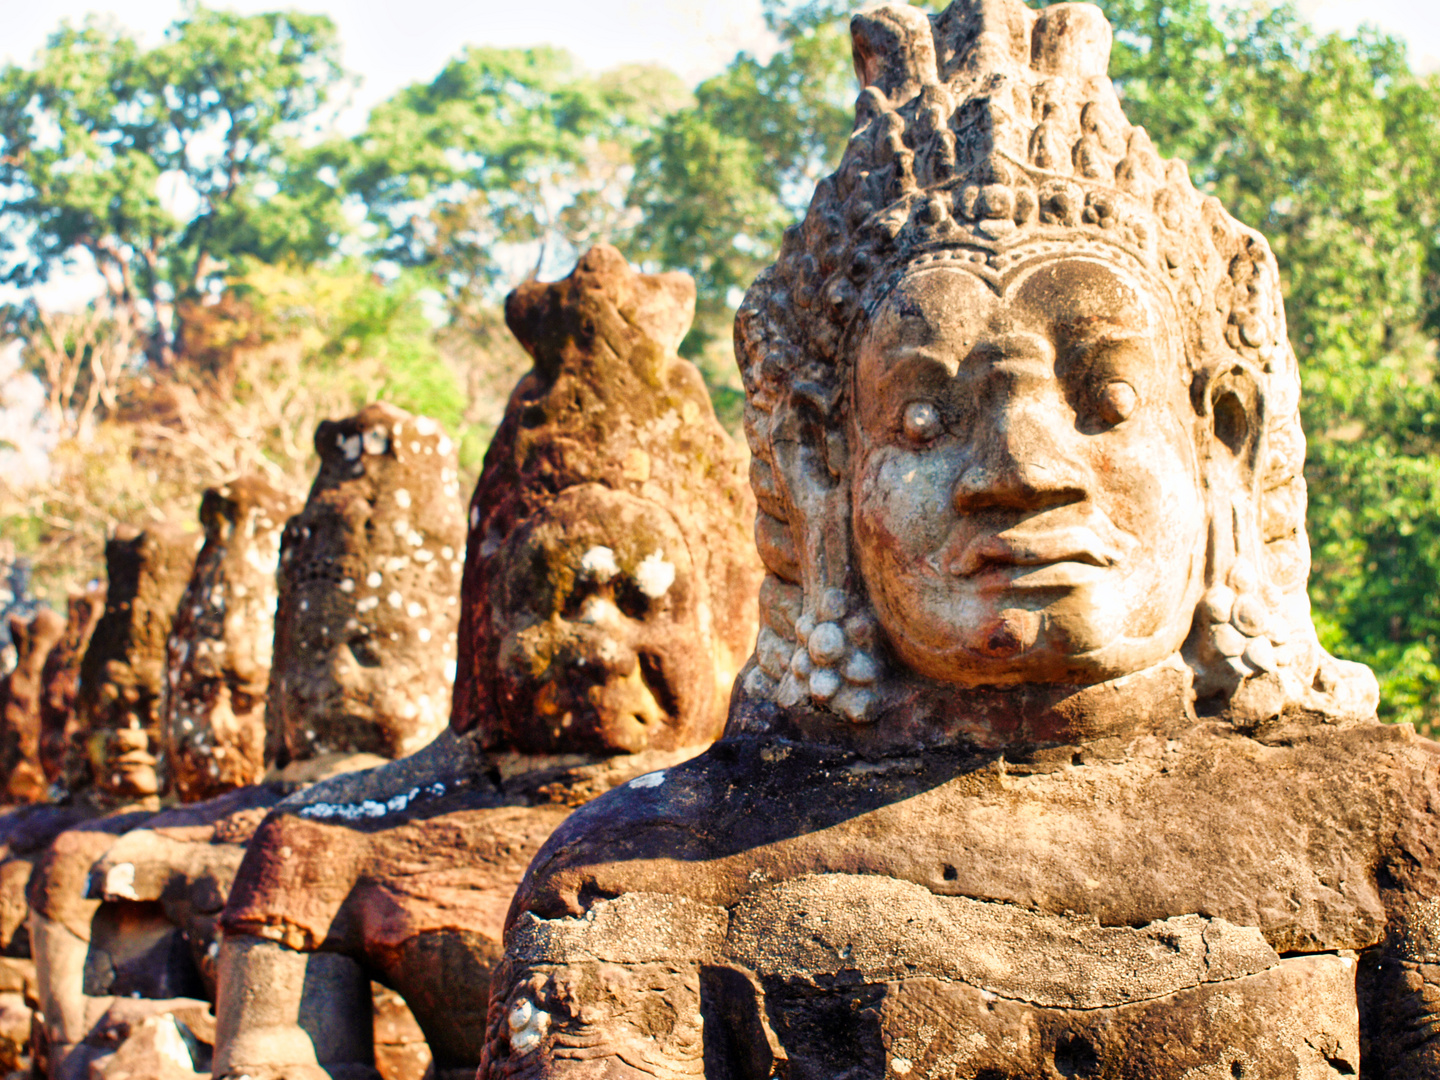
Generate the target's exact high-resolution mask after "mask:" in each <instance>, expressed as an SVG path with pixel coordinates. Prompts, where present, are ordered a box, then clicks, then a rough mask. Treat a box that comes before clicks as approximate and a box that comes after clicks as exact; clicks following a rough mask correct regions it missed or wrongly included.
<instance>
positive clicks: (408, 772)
mask: <svg viewBox="0 0 1440 1080" xmlns="http://www.w3.org/2000/svg"><path fill="white" fill-rule="evenodd" d="M693 304H694V287H693V285H692V284H691V282H690V280H689V279H688V278H685V277H683V276H681V275H660V276H651V275H643V274H636V273H635V272H634V271H633V270H631V269H630V268H629V267H628V266H627V265H626V263H625V261H624V259H623V258H622V257H621V256H620V255H619V253H618V252H616V251H614V249H610V248H597V249H594V250H592V251H591V252H589V253H587V254H586V255H585V256H584V257H583V258H582V259H581V260H580V263H579V265H578V266H577V268H576V270H575V272H574V273H573V274H572V275H571V276H570V277H569V278H567V279H565V280H564V281H560V282H556V283H553V284H550V285H533V284H532V285H527V286H524V287H522V288H521V289H520V290H518V291H517V292H516V293H515V294H513V295H512V296H511V298H510V300H509V302H508V304H507V309H506V310H507V318H508V319H509V322H510V325H511V327H512V329H513V330H514V331H515V333H516V335H517V336H518V337H519V338H520V340H521V341H522V343H524V344H525V346H526V347H527V349H529V350H530V352H531V355H532V356H534V358H535V369H534V371H532V372H531V373H530V374H529V375H527V376H526V377H525V378H524V379H523V380H522V381H521V382H520V384H519V386H518V387H517V388H516V390H515V393H514V394H513V395H512V397H511V401H510V405H509V409H508V410H507V413H506V417H505V420H504V422H503V423H502V425H501V428H500V430H499V432H498V433H497V435H496V438H495V441H494V443H493V444H492V445H491V448H490V450H489V453H488V454H487V455H486V460H485V471H484V473H483V474H482V476H481V478H480V481H479V483H478V485H477V488H476V493H475V498H474V499H473V500H472V503H471V522H472V526H471V532H470V543H469V547H468V550H467V571H466V577H465V591H464V597H463V604H462V615H461V626H462V627H463V628H464V629H463V631H462V637H461V649H460V665H461V677H460V679H459V680H458V681H457V684H456V690H455V711H454V716H453V724H452V730H451V731H448V732H446V733H444V734H442V735H441V736H440V737H439V738H438V739H436V740H435V741H434V742H433V743H432V744H431V745H430V746H428V747H426V748H425V749H424V750H422V751H420V752H419V753H417V754H415V755H413V756H411V757H408V758H405V759H402V760H400V761H396V762H394V763H392V764H389V765H386V766H384V767H382V768H379V769H376V770H374V771H372V772H367V773H356V774H351V775H348V776H343V777H337V778H335V779H334V780H331V781H327V782H326V783H323V784H319V785H316V786H315V787H314V788H311V789H309V790H308V791H306V792H304V793H302V794H300V795H296V796H294V797H292V798H290V799H289V800H287V801H286V802H285V803H284V804H282V805H281V806H280V807H278V808H277V809H276V810H275V812H274V813H272V814H271V815H270V817H269V818H267V819H266V821H265V823H264V824H263V825H262V826H261V828H260V831H259V832H258V833H257V835H256V839H255V842H254V844H253V845H252V847H251V850H250V852H249V853H248V854H247V856H246V859H245V863H244V865H243V866H242V868H241V871H240V875H239V877H238V879H237V881H236V885H235V889H234V891H233V893H232V895H231V899H230V903H229V905H228V906H227V908H226V912H225V917H224V925H225V928H226V939H225V944H224V946H223V947H222V990H221V996H222V999H225V1000H230V1001H246V1002H252V1001H253V1005H246V1006H245V1007H243V1008H239V1009H237V1010H235V1011H233V1012H227V1013H226V1014H225V1015H222V1017H221V1018H220V1032H219V1037H220V1040H221V1042H220V1045H219V1047H218V1048H217V1057H216V1062H217V1065H216V1072H217V1075H221V1076H229V1077H235V1078H237V1080H238V1077H240V1076H242V1075H248V1076H251V1077H254V1078H256V1080H260V1078H262V1077H263V1078H266V1080H271V1078H277V1077H281V1076H284V1077H290V1076H297V1077H298V1076H318V1075H319V1074H318V1073H316V1072H314V1070H316V1069H318V1068H320V1067H321V1065H323V1066H324V1067H325V1068H326V1069H328V1070H331V1072H332V1073H334V1074H336V1075H338V1074H339V1071H340V1070H347V1069H349V1070H359V1071H358V1072H357V1073H356V1075H373V1074H369V1073H367V1072H366V1071H365V1070H368V1069H369V1068H370V1065H371V1059H370V1058H369V1056H368V1055H369V1054H370V1052H371V1051H370V1049H369V1047H370V1034H369V1030H370V1029H369V1018H368V1017H367V1016H365V1015H363V1014H357V1012H356V1008H357V1007H356V1006H355V1004H354V1003H355V1002H356V1001H357V1000H362V999H360V998H359V997H358V991H357V990H356V989H355V988H356V987H357V986H361V985H362V984H363V983H364V981H365V980H367V979H374V980H377V981H379V982H381V983H383V984H385V985H386V986H389V987H392V988H394V990H396V991H398V992H399V993H400V994H401V995H402V996H403V997H404V999H405V1001H406V1003H407V1004H408V1005H409V1006H410V1009H411V1010H412V1011H413V1013H414V1016H415V1018H416V1019H417V1020H418V1022H419V1024H420V1026H421V1028H422V1029H423V1030H424V1033H425V1038H426V1041H427V1042H428V1046H429V1051H430V1053H431V1054H432V1055H433V1058H434V1066H435V1076H437V1077H440V1078H444V1080H459V1078H462V1077H463V1078H464V1080H470V1078H471V1077H473V1076H474V1072H475V1068H476V1065H477V1063H478V1062H479V1058H480V1051H481V1046H482V1040H483V1034H484V1024H485V1010H486V1007H487V1003H488V993H489V979H490V973H491V969H492V968H493V966H494V964H495V963H496V961H497V960H498V958H499V956H500V951H501V942H500V933H501V925H502V922H503V919H504V915H505V911H506V909H507V907H508V906H509V903H510V899H511V896H512V894H513V892H514V889H515V885H516V883H517V882H518V881H519V879H520V876H521V874H522V873H523V872H524V869H525V866H526V864H527V863H528V862H529V861H530V859H531V857H532V856H533V855H534V854H535V852H536V851H538V850H539V847H540V845H541V844H542V843H543V842H544V840H545V838H546V837H547V836H548V835H549V834H550V832H551V831H552V830H553V829H554V828H555V827H556V826H557V825H558V824H559V823H560V822H562V821H563V820H564V819H565V817H566V816H567V815H568V814H569V813H570V812H571V810H572V809H573V808H574V807H575V806H578V805H580V804H582V803H584V802H585V801H587V800H588V799H590V798H593V797H595V796H596V795H598V794H600V793H601V792H603V791H606V790H609V789H610V788H612V787H614V786H615V785H617V784H621V783H624V782H625V781H627V780H629V779H631V778H632V777H634V776H636V775H638V774H640V773H644V772H648V771H652V770H654V769H656V768H664V767H669V766H671V765H674V764H675V763H676V762H678V761H682V760H684V759H685V758H687V757H690V756H691V755H693V754H694V753H696V752H697V750H698V749H699V748H700V747H701V746H703V745H704V744H705V743H706V742H708V741H709V740H710V739H712V738H713V737H714V736H715V735H716V734H717V733H718V732H719V730H720V727H721V725H722V723H723V719H724V715H725V707H726V703H727V700H728V690H729V684H730V682H731V681H732V680H733V677H734V672H735V671H736V670H737V660H738V659H740V658H741V657H743V656H744V655H745V653H746V652H747V650H748V649H749V648H750V646H751V644H752V643H753V640H754V633H755V627H754V597H755V590H756V588H757V586H758V580H759V571H760V568H759V566H758V562H757V559H756V556H755V553H754V550H753V547H752V546H751V545H750V541H749V537H748V536H747V534H746V524H747V519H748V518H749V516H750V514H751V513H752V512H753V503H751V502H750V500H749V497H748V493H747V492H746V491H745V486H744V477H743V472H742V468H741V466H742V457H741V455H740V452H739V451H738V449H737V448H736V447H735V446H734V445H733V444H732V443H731V442H730V440H729V439H728V437H727V436H726V435H725V434H724V432H723V430H722V429H721V428H720V426H719V424H718V423H717V422H716V420H715V418H714V414H713V412H712V411H711V409H710V406H709V403H708V400H707V399H706V397H705V394H704V390H703V387H702V385H701V384H700V381H699V378H698V375H697V374H696V373H695V371H694V369H693V368H692V367H691V366H690V365H689V364H687V363H686V362H684V361H682V360H680V359H679V358H678V357H677V356H676V355H675V352H674V349H675V345H676V343H678V342H679V340H680V338H681V337H682V336H683V335H684V333H685V330H686V328H687V327H688V325H689V321H690V318H691V316H692V313H693ZM627 459H628V460H629V461H630V465H629V466H628V467H624V468H622V467H621V466H623V464H624V462H625V461H626V460H627ZM617 463H618V464H617ZM627 469H628V471H627ZM327 955H328V956H331V957H333V961H332V962H331V963H330V966H328V967H326V968H325V969H324V971H325V975H324V976H323V977H322V976H320V975H318V974H317V975H315V976H307V977H306V979H305V980H304V988H303V990H302V988H301V986H300V985H299V983H300V981H301V980H300V976H299V975H298V974H294V973H298V972H300V971H308V970H310V965H312V964H314V963H315V962H316V958H317V957H321V956H327ZM341 959H343V960H345V963H344V964H340V963H338V961H340V960H341ZM273 971H283V972H290V973H292V974H290V975H286V976H285V981H284V985H285V986H286V987H291V986H293V987H294V988H295V993H296V997H295V998H294V999H279V1000H277V999H276V997H275V996H274V995H270V996H262V995H261V994H259V993H258V992H257V990H258V988H259V987H261V986H264V985H265V984H266V981H267V979H269V978H270V976H269V975H268V974H267V973H270V972H273ZM227 977H233V979H234V983H233V984H229V983H224V982H223V980H224V979H226V978H227ZM277 979H278V977H277ZM227 986H233V987H235V989H233V990H227V989H226V987H227ZM347 1009H348V1010H349V1011H348V1012H347V1011H346V1010H347ZM375 1022H376V1025H377V1026H376V1028H375V1032H374V1036H373V1039H374V1045H375V1049H374V1054H375V1062H374V1063H375V1064H376V1065H379V1066H380V1067H381V1069H382V1072H383V1071H384V1070H385V1069H386V1068H400V1067H404V1066H405V1065H406V1060H408V1062H409V1064H410V1066H411V1067H412V1068H418V1059H417V1058H414V1057H413V1056H412V1057H410V1058H408V1059H406V1060H399V1057H400V1055H399V1054H397V1053H394V1052H390V1051H385V1050H384V1047H385V1046H386V1045H387V1044H386V1043H385V1042H384V1038H388V1036H385V1034H384V1032H383V1031H382V1028H383V1027H384V1026H385V1020H384V1016H383V1015H377V1017H376V1021H375ZM319 1030H323V1031H325V1032H327V1033H329V1034H328V1035H327V1038H330V1039H331V1042H330V1045H331V1046H332V1047H333V1049H332V1050H331V1051H329V1052H330V1053H331V1054H332V1055H333V1056H330V1057H323V1056H320V1055H319V1054H318V1053H317V1052H316V1051H315V1050H314V1049H311V1046H312V1040H311V1039H310V1038H307V1037H306V1035H305V1033H306V1032H314V1031H319ZM340 1032H348V1033H349V1034H348V1035H346V1037H345V1038H343V1039H340V1038H338V1037H337V1033H340ZM403 1044H404V1040H403V1039H402V1040H400V1041H399V1043H398V1044H397V1043H394V1042H392V1043H389V1044H388V1045H403ZM296 1047H298V1048H299V1051H298V1052H297V1051H296V1050H295V1048H296ZM287 1055H290V1056H287ZM347 1055H348V1056H347ZM307 1070H309V1071H307ZM387 1075H390V1076H394V1075H395V1074H393V1073H390V1074H387ZM406 1075H410V1076H414V1077H416V1078H417V1080H418V1075H419V1074H418V1072H412V1073H410V1074H406Z"/></svg>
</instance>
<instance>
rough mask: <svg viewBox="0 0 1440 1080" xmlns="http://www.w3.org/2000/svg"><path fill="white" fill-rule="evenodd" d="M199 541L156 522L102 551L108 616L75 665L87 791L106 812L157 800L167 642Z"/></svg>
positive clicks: (127, 531) (119, 535)
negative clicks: (103, 554)
mask: <svg viewBox="0 0 1440 1080" xmlns="http://www.w3.org/2000/svg"><path fill="white" fill-rule="evenodd" d="M200 542H201V541H200V537H199V536H198V535H197V534H195V533H192V532H187V531H185V530H183V529H181V528H180V527H179V526H177V525H171V524H168V523H165V522H157V523H154V524H151V525H149V526H147V527H146V528H145V529H144V530H143V531H141V530H137V529H134V528H131V527H129V526H121V527H120V529H118V530H117V531H116V535H115V536H114V537H113V538H111V540H110V541H109V542H108V543H106V545H105V573H106V580H107V586H106V592H105V613H104V614H103V615H101V616H100V621H99V622H98V623H97V624H96V626H95V630H94V632H93V633H92V635H91V637H90V644H89V646H88V648H86V650H85V657H84V659H83V660H82V661H81V664H80V696H79V703H78V707H79V712H80V715H81V727H82V729H83V732H84V735H83V737H84V739H85V750H86V753H85V760H84V763H83V766H82V767H83V768H84V769H86V770H87V772H86V774H84V775H81V776H78V777H74V778H72V779H71V782H70V783H69V784H68V785H67V786H69V787H70V788H71V789H72V791H73V790H76V789H78V788H80V787H86V788H87V790H88V791H89V793H90V795H91V797H92V798H93V799H95V800H97V801H98V802H100V803H103V804H105V805H115V806H123V805H128V804H131V803H135V802H138V801H143V800H149V799H154V798H155V797H156V796H157V795H158V794H159V793H160V790H161V786H162V783H163V778H162V777H161V774H160V771H159V755H160V754H161V752H162V751H163V748H164V737H163V734H162V730H161V723H160V704H161V697H162V694H163V689H164V672H165V660H166V651H165V645H166V639H167V638H168V637H169V635H170V624H171V621H172V620H173V619H174V616H175V609H176V607H177V606H178V605H179V603H180V597H181V595H183V593H184V592H185V587H186V585H187V584H188V583H189V581H190V572H191V570H192V569H193V568H194V566H195V555H196V553H197V551H198V550H199V548H200Z"/></svg>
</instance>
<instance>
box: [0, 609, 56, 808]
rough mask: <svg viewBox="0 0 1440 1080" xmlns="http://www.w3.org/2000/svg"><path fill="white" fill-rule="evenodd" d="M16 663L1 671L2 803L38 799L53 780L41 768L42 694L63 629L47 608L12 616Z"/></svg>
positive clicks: (0, 770) (0, 801)
mask: <svg viewBox="0 0 1440 1080" xmlns="http://www.w3.org/2000/svg"><path fill="white" fill-rule="evenodd" d="M9 622H10V640H11V641H12V642H13V643H14V645H15V649H16V663H15V668H14V670H12V671H11V672H10V673H9V674H7V675H5V676H3V677H0V803H10V804H24V803H36V802H41V801H42V800H44V799H45V797H46V794H47V792H48V789H49V785H48V784H47V783H46V782H45V774H44V772H43V771H41V768H40V697H41V694H42V692H43V682H42V679H43V675H44V670H45V661H46V660H47V659H48V658H49V656H50V652H51V650H52V649H54V648H55V646H56V644H57V643H58V642H59V641H60V639H61V637H62V636H63V635H64V633H65V620H64V619H62V618H61V617H60V615H59V614H58V613H57V612H54V611H51V610H50V609H49V608H40V609H39V610H37V611H36V612H35V613H34V614H33V615H31V616H30V617H29V618H28V619H26V618H22V617H21V616H18V615H12V616H10V620H9Z"/></svg>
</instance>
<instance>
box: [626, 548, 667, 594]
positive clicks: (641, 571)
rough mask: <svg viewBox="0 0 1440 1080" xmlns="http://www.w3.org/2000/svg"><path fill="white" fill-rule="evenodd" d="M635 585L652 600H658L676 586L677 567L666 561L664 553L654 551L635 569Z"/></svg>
mask: <svg viewBox="0 0 1440 1080" xmlns="http://www.w3.org/2000/svg"><path fill="white" fill-rule="evenodd" d="M635 584H636V585H638V586H640V591H641V592H643V593H644V594H645V595H646V596H648V597H650V599H651V600H658V599H660V597H662V596H664V595H665V594H666V593H667V592H669V591H670V586H671V585H673V584H675V567H674V566H673V565H671V564H670V563H668V562H666V561H665V553H664V552H663V551H654V552H651V553H650V554H649V555H646V556H645V558H644V559H643V560H641V562H640V565H639V566H637V567H636V568H635Z"/></svg>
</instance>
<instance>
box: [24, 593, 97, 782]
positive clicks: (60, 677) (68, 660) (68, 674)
mask: <svg viewBox="0 0 1440 1080" xmlns="http://www.w3.org/2000/svg"><path fill="white" fill-rule="evenodd" d="M104 611H105V590H104V589H103V588H101V587H99V586H94V587H92V588H89V589H86V590H85V591H83V592H78V593H75V594H73V595H71V596H70V597H69V598H68V599H67V601H66V617H65V632H64V634H63V635H62V636H61V638H60V640H59V641H58V642H57V643H56V644H55V647H54V648H52V649H51V650H50V654H49V655H48V656H47V657H46V658H45V667H44V669H43V671H42V673H41V676H40V682H41V687H42V693H41V698H40V768H41V769H42V770H43V771H44V773H45V779H46V780H47V781H48V782H49V783H50V784H52V785H61V786H62V787H63V785H64V783H65V778H66V777H67V776H71V775H78V772H79V767H78V757H77V755H81V754H83V753H84V745H83V739H82V738H81V735H80V720H79V709H78V699H79V696H80V664H81V661H82V660H83V659H84V657H85V650H86V649H87V648H88V647H89V645H90V636H91V635H92V634H94V632H95V625H96V624H97V623H98V622H99V621H100V616H101V615H102V614H103V613H104Z"/></svg>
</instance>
